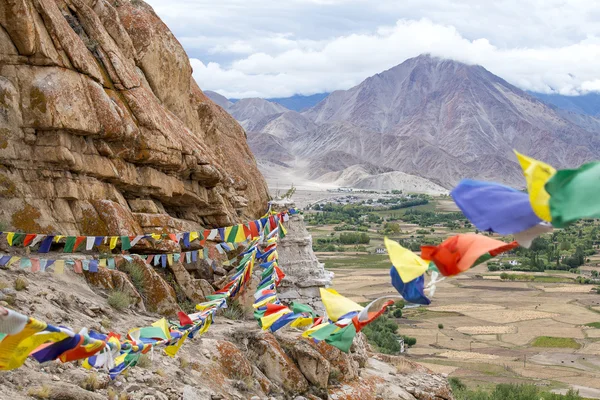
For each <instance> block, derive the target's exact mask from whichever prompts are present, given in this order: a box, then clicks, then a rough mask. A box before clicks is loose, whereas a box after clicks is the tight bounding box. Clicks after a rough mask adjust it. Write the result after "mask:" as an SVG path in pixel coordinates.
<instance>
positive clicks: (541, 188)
mask: <svg viewBox="0 0 600 400" xmlns="http://www.w3.org/2000/svg"><path fill="white" fill-rule="evenodd" d="M515 154H516V155H517V159H518V160H519V164H521V168H522V169H523V175H524V176H525V181H527V191H528V192H529V202H530V203H531V208H533V212H535V214H536V215H537V216H538V217H540V218H541V219H543V220H544V221H551V220H552V216H551V214H550V205H549V201H550V195H549V194H548V192H547V191H546V188H545V186H546V183H547V182H548V181H549V180H550V178H552V176H553V175H554V174H555V173H556V170H555V169H554V168H552V167H551V166H550V165H548V164H546V163H544V162H541V161H538V160H536V159H534V158H531V157H527V156H525V155H523V154H521V153H519V152H517V151H516V150H515Z"/></svg>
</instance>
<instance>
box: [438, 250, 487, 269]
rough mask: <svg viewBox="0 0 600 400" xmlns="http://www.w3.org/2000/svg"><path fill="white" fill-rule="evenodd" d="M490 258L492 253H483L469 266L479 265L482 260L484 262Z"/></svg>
mask: <svg viewBox="0 0 600 400" xmlns="http://www.w3.org/2000/svg"><path fill="white" fill-rule="evenodd" d="M491 258H492V255H491V254H490V253H485V254H484V255H482V256H481V257H479V258H478V259H477V260H475V263H474V264H473V265H472V266H471V268H473V267H474V266H476V265H479V264H481V263H483V262H486V261H487V260H489V259H491ZM438 272H439V271H438Z"/></svg>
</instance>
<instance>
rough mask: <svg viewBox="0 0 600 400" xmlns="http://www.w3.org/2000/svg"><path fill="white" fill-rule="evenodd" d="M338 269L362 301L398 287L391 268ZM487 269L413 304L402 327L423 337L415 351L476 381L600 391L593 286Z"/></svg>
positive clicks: (344, 285) (338, 279) (598, 317)
mask: <svg viewBox="0 0 600 400" xmlns="http://www.w3.org/2000/svg"><path fill="white" fill-rule="evenodd" d="M334 272H335V278H334V287H335V288H336V289H337V290H338V291H339V292H340V293H342V294H344V295H346V296H348V297H350V298H352V299H354V300H355V301H360V302H362V301H367V300H369V299H373V298H376V297H378V296H382V295H385V294H394V293H395V292H394V289H393V288H392V286H391V285H390V278H389V275H388V270H387V269H383V268H377V269H368V268H360V269H346V268H343V269H341V268H337V269H335V270H334ZM484 274H485V275H488V274H489V273H488V272H487V269H486V267H485V266H483V265H480V266H478V267H476V268H474V269H473V270H470V271H468V272H467V273H465V274H463V275H461V276H460V277H459V278H454V279H448V280H446V281H444V282H442V283H441V284H439V286H438V289H437V291H436V293H435V297H434V298H433V301H432V304H431V305H430V306H429V307H420V308H416V309H406V310H405V312H404V318H402V319H398V320H397V322H398V323H399V324H400V331H399V333H401V334H404V335H408V336H412V337H415V338H417V345H416V346H414V347H413V348H410V349H409V350H408V353H407V355H408V356H409V357H411V358H413V359H416V360H418V361H419V362H421V363H423V364H424V365H426V366H427V367H429V368H431V369H432V370H434V371H437V372H440V373H448V374H450V376H458V377H460V378H461V380H463V381H464V382H466V383H467V384H468V385H470V386H490V385H494V384H497V383H506V382H515V383H519V382H533V383H535V384H537V385H540V386H545V387H547V388H548V389H554V390H556V391H557V392H560V391H561V390H563V389H566V388H568V387H571V386H572V387H574V388H575V389H578V390H580V393H581V395H583V396H585V397H588V398H600V379H598V378H600V329H596V328H592V327H588V326H585V325H584V324H587V323H593V322H598V321H600V311H598V310H600V295H598V294H595V292H591V291H590V290H591V286H590V285H575V284H565V283H539V282H505V281H501V280H493V279H481V277H482V275H484ZM438 324H443V329H439V328H438ZM544 337H550V338H544ZM555 338H558V339H555ZM560 338H567V339H560ZM537 346H548V347H537Z"/></svg>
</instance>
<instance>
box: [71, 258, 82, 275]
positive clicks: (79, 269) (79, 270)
mask: <svg viewBox="0 0 600 400" xmlns="http://www.w3.org/2000/svg"><path fill="white" fill-rule="evenodd" d="M73 271H75V273H76V274H83V266H82V264H81V260H75V265H74V267H73Z"/></svg>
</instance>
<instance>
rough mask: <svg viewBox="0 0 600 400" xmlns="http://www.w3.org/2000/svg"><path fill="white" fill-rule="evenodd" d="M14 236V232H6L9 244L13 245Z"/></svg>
mask: <svg viewBox="0 0 600 400" xmlns="http://www.w3.org/2000/svg"><path fill="white" fill-rule="evenodd" d="M14 237H15V233H14V232H6V241H7V242H8V245H9V246H12V244H13V239H14Z"/></svg>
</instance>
